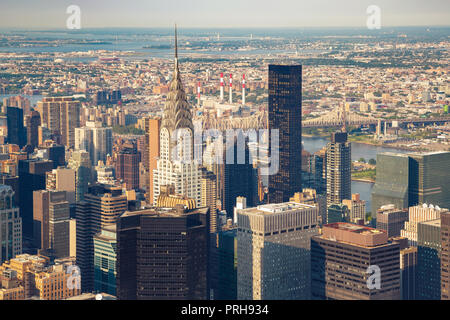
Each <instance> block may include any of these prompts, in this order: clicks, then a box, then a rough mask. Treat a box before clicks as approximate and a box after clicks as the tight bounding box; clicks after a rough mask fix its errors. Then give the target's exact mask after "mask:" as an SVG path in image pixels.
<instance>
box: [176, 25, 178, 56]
mask: <svg viewBox="0 0 450 320" xmlns="http://www.w3.org/2000/svg"><path fill="white" fill-rule="evenodd" d="M175 59H177V60H178V37H177V24H176V23H175Z"/></svg>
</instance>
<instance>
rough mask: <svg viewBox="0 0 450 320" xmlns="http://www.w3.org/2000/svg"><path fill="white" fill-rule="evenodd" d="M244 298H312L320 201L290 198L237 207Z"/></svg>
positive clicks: (240, 291)
mask: <svg viewBox="0 0 450 320" xmlns="http://www.w3.org/2000/svg"><path fill="white" fill-rule="evenodd" d="M237 226H238V229H237V262H238V264H237V298H238V300H266V299H268V300H279V299H280V300H298V299H309V297H310V290H311V278H310V258H311V256H310V241H311V237H312V236H314V235H316V234H317V233H318V231H317V228H318V208H317V207H316V206H312V205H307V204H301V203H295V202H287V203H280V204H268V205H261V206H258V207H256V208H247V209H241V210H237Z"/></svg>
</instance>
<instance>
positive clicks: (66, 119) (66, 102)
mask: <svg viewBox="0 0 450 320" xmlns="http://www.w3.org/2000/svg"><path fill="white" fill-rule="evenodd" d="M80 108H81V103H80V101H77V100H74V99H73V98H72V97H45V98H42V101H39V102H38V103H37V110H38V111H39V113H40V115H41V124H42V125H43V126H45V127H46V128H48V129H49V130H50V132H51V133H52V134H53V133H56V134H58V135H60V136H61V143H62V144H63V145H65V146H66V147H68V148H70V147H73V146H74V145H75V128H78V127H79V126H80Z"/></svg>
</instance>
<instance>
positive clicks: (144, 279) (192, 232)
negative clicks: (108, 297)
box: [117, 205, 209, 300]
mask: <svg viewBox="0 0 450 320" xmlns="http://www.w3.org/2000/svg"><path fill="white" fill-rule="evenodd" d="M208 214H209V209H208V208H198V209H192V210H188V209H185V208H184V206H183V205H177V207H176V209H171V210H170V209H167V208H166V209H148V210H141V211H134V212H126V213H124V214H123V215H121V216H120V218H119V221H118V223H117V298H118V299H120V300H185V299H188V300H197V299H200V300H205V299H207V298H208V279H207V274H208V243H209V240H208V237H209V236H208V235H209V226H208V224H209V223H208V220H209V217H208ZM155 248H157V249H155Z"/></svg>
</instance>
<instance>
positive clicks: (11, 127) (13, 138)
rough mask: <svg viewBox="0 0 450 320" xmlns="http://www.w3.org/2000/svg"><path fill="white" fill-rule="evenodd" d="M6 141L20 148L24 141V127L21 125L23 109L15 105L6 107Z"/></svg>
mask: <svg viewBox="0 0 450 320" xmlns="http://www.w3.org/2000/svg"><path fill="white" fill-rule="evenodd" d="M6 112H7V124H8V143H10V144H17V145H18V146H19V147H20V148H22V147H23V146H24V145H25V143H26V136H25V129H24V127H23V110H22V109H20V108H16V107H7V108H6Z"/></svg>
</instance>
